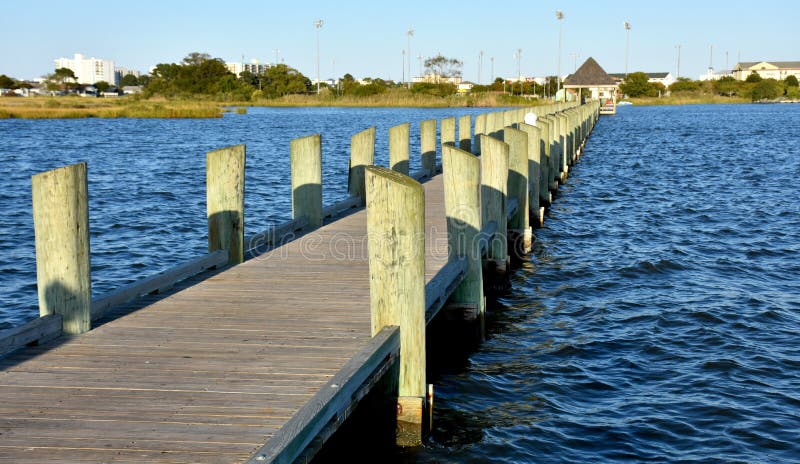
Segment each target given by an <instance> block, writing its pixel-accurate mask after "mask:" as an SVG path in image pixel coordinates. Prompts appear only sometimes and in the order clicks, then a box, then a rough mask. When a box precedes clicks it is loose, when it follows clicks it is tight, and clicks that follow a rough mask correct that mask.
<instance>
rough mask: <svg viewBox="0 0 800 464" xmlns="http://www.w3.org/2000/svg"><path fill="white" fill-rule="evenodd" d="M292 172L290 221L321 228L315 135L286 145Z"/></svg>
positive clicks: (319, 168)
mask: <svg viewBox="0 0 800 464" xmlns="http://www.w3.org/2000/svg"><path fill="white" fill-rule="evenodd" d="M289 152H290V158H291V165H292V166H291V172H292V219H300V218H301V217H305V218H306V220H307V221H308V225H309V226H311V227H319V226H321V225H322V137H321V136H320V135H319V134H315V135H309V136H307V137H302V138H299V139H294V140H292V141H291V142H290V143H289Z"/></svg>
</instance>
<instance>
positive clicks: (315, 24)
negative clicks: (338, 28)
mask: <svg viewBox="0 0 800 464" xmlns="http://www.w3.org/2000/svg"><path fill="white" fill-rule="evenodd" d="M314 27H315V28H317V95H319V30H320V29H322V20H321V19H318V20H316V21H314Z"/></svg>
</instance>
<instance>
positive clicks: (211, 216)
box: [206, 145, 245, 264]
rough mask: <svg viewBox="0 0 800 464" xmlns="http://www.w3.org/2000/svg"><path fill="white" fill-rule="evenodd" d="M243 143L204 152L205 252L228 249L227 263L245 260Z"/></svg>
mask: <svg viewBox="0 0 800 464" xmlns="http://www.w3.org/2000/svg"><path fill="white" fill-rule="evenodd" d="M244 167H245V146H244V145H234V146H232V147H227V148H221V149H219V150H214V151H210V152H208V153H207V154H206V211H207V216H208V251H209V252H212V251H217V250H228V263H229V264H237V263H241V262H242V261H244Z"/></svg>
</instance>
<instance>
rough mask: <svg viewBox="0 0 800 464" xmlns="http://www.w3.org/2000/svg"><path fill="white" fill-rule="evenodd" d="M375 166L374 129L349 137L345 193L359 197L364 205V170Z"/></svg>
mask: <svg viewBox="0 0 800 464" xmlns="http://www.w3.org/2000/svg"><path fill="white" fill-rule="evenodd" d="M373 164H375V128H374V127H370V128H369V129H365V130H363V131H361V132H359V133H357V134H355V135H353V136H352V137H350V171H349V172H348V176H347V191H348V192H349V193H350V195H351V196H355V197H361V203H362V204H364V201H365V193H364V168H365V167H366V166H372V165H373Z"/></svg>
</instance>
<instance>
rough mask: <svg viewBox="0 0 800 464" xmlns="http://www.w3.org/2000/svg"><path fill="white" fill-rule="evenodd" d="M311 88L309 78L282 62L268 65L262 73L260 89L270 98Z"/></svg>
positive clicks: (306, 90)
mask: <svg viewBox="0 0 800 464" xmlns="http://www.w3.org/2000/svg"><path fill="white" fill-rule="evenodd" d="M310 90H311V80H310V79H309V78H307V77H306V76H304V75H303V74H302V73H301V72H300V71H298V70H296V69H294V68H291V67H289V66H287V65H285V64H283V63H281V64H277V65H275V66H270V67H269V68H268V69H267V71H266V73H264V82H263V84H262V91H263V92H264V95H266V96H267V97H270V98H276V97H281V96H283V95H289V94H302V93H307V92H309V91H310Z"/></svg>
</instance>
